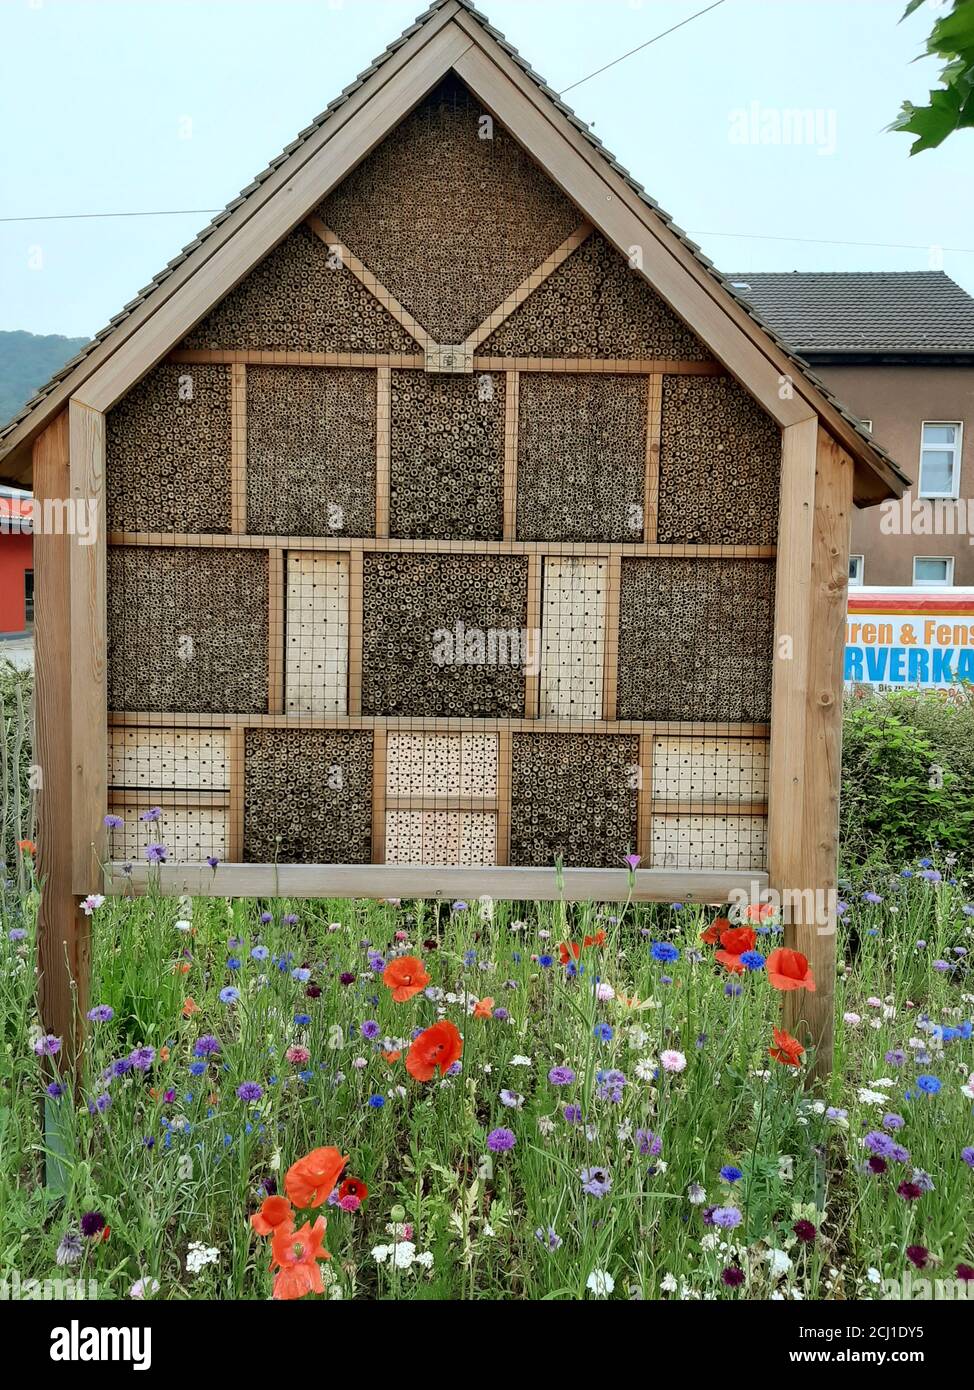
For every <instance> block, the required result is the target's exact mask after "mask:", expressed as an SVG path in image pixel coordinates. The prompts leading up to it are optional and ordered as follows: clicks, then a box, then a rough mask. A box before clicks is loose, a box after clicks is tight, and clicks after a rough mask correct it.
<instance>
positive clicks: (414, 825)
mask: <svg viewBox="0 0 974 1390" xmlns="http://www.w3.org/2000/svg"><path fill="white" fill-rule="evenodd" d="M496 859H497V817H496V816H495V815H492V814H484V813H482V812H471V811H388V812H387V813H386V863H388V864H441V865H466V864H476V865H487V864H494V863H496Z"/></svg>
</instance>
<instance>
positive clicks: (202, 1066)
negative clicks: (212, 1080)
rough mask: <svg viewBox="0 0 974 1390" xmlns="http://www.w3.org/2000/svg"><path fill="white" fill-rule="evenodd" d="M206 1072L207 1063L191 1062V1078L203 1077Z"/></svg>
mask: <svg viewBox="0 0 974 1390" xmlns="http://www.w3.org/2000/svg"><path fill="white" fill-rule="evenodd" d="M205 1071H206V1063H205V1062H190V1064H189V1074H190V1076H202V1075H203V1073H204V1072H205Z"/></svg>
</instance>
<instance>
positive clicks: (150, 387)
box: [105, 362, 230, 532]
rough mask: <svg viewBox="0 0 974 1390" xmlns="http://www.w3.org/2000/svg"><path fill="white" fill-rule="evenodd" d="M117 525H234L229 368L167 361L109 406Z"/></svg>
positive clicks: (108, 477) (108, 491)
mask: <svg viewBox="0 0 974 1390" xmlns="http://www.w3.org/2000/svg"><path fill="white" fill-rule="evenodd" d="M105 506H106V511H107V517H108V529H109V530H110V531H217V532H226V531H229V529H230V368H229V367H223V366H216V365H211V364H206V365H203V364H199V363H197V364H194V365H192V366H189V365H177V364H175V363H171V362H163V363H161V364H160V365H159V366H158V367H156V368H155V369H154V370H153V371H151V372H150V373H149V375H148V376H146V377H144V378H143V380H142V381H140V382H139V383H138V385H137V386H134V387H133V388H132V390H131V391H130V392H129V393H128V395H127V396H125V397H124V398H123V399H122V400H121V401H119V403H118V405H116V406H115V407H114V409H112V410H110V411H109V412H108V416H107V422H106V427H105Z"/></svg>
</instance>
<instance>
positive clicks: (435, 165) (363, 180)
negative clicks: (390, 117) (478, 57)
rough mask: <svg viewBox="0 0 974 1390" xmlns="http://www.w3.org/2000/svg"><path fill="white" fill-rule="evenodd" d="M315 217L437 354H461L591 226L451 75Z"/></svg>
mask: <svg viewBox="0 0 974 1390" xmlns="http://www.w3.org/2000/svg"><path fill="white" fill-rule="evenodd" d="M318 215H319V216H320V217H321V219H322V221H323V222H324V223H325V224H326V225H327V226H328V227H330V228H331V229H332V230H333V231H334V232H335V233H336V234H337V236H338V237H339V238H340V239H341V240H342V241H343V242H344V243H345V244H346V245H347V246H348V247H350V249H351V250H352V251H354V252H355V254H356V255H357V256H358V257H359V258H360V259H361V260H362V261H364V263H365V264H366V265H367V266H368V268H369V270H371V271H372V273H373V274H374V275H375V276H376V277H377V278H378V279H379V280H380V281H381V283H382V284H383V285H385V286H386V288H387V289H388V290H389V291H390V292H391V293H392V294H393V295H395V297H396V298H397V299H398V300H399V302H400V303H401V304H402V305H403V306H404V308H406V309H408V310H409V312H410V313H411V314H412V315H413V316H414V317H415V318H416V319H417V320H418V321H419V323H421V324H422V326H423V327H424V328H425V329H426V330H427V332H428V333H429V334H430V336H431V337H432V338H433V340H434V341H435V342H438V343H461V342H463V341H464V339H465V338H467V337H468V336H469V334H471V333H472V332H473V331H474V329H476V328H477V327H478V326H479V325H480V324H481V323H482V322H483V321H484V319H486V318H487V316H488V314H489V313H490V312H491V310H492V309H495V308H496V307H497V305H498V304H500V303H501V301H502V300H503V299H505V298H506V296H507V295H509V294H510V293H512V291H514V290H515V289H517V287H518V285H519V284H521V282H522V281H523V280H524V279H525V278H526V277H527V276H528V275H530V274H531V272H532V271H533V270H535V268H536V267H537V266H539V265H540V264H541V263H542V262H543V261H544V260H545V258H546V257H547V256H549V255H550V254H551V252H553V251H554V250H556V248H557V247H558V246H560V245H561V244H562V242H564V241H566V240H567V238H568V237H569V236H571V234H572V232H574V231H575V229H576V228H577V227H578V225H579V223H580V222H581V221H582V220H583V219H582V216H581V214H580V213H579V212H578V211H577V209H576V208H575V207H574V205H573V204H572V203H571V202H569V200H568V199H567V198H566V197H565V196H564V195H563V194H562V193H561V192H560V191H559V189H558V188H556V186H555V185H554V184H553V183H552V182H551V180H550V179H549V178H548V177H547V176H546V175H545V174H544V173H543V172H542V171H541V170H540V169H539V168H538V166H537V165H536V164H535V163H534V162H533V160H531V159H529V158H528V156H527V155H526V154H525V153H524V151H523V150H522V149H521V147H520V146H519V145H518V144H516V143H515V141H514V140H513V139H512V138H511V136H510V135H509V134H508V132H507V131H506V130H505V129H504V128H503V126H502V125H501V124H500V123H499V122H496V121H494V119H493V117H491V116H490V115H488V114H487V113H485V111H484V107H483V105H482V103H480V102H479V101H477V100H476V99H475V98H474V97H473V96H471V94H470V92H469V91H468V90H467V88H466V87H465V86H464V85H463V83H461V82H459V81H458V80H457V79H456V78H455V77H454V76H452V75H451V76H450V77H448V78H446V79H445V80H444V81H443V82H441V83H440V84H439V85H438V86H437V87H436V89H435V90H434V91H433V92H431V93H430V95H429V96H428V97H427V98H426V99H425V101H423V102H421V103H420V105H419V106H418V107H417V108H416V110H415V111H413V112H412V113H411V114H410V115H409V116H407V118H406V119H405V120H404V121H403V122H402V124H401V125H399V126H398V127H397V128H396V129H395V130H394V131H393V132H392V133H391V134H390V135H388V136H387V137H386V139H385V140H384V141H383V142H382V144H381V145H379V146H378V148H377V149H375V150H374V151H373V152H372V154H370V155H369V157H368V159H366V160H365V161H364V163H362V164H360V165H359V167H358V168H357V169H356V170H354V172H353V173H352V174H350V175H349V177H348V178H347V179H346V180H345V181H344V183H342V184H341V185H340V186H339V187H338V188H337V189H336V190H335V191H334V192H333V193H332V194H330V195H329V197H328V198H327V199H326V200H325V201H324V203H323V204H322V205H321V207H320V208H319V209H318Z"/></svg>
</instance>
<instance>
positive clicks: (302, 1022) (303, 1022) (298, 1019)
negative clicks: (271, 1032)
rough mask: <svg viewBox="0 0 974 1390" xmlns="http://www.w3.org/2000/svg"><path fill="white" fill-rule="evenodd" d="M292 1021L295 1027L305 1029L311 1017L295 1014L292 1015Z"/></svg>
mask: <svg viewBox="0 0 974 1390" xmlns="http://www.w3.org/2000/svg"><path fill="white" fill-rule="evenodd" d="M294 1021H295V1023H296V1024H297V1026H298V1027H299V1028H307V1026H308V1024H309V1023H310V1022H311V1015H310V1014H295V1015H294Z"/></svg>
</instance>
